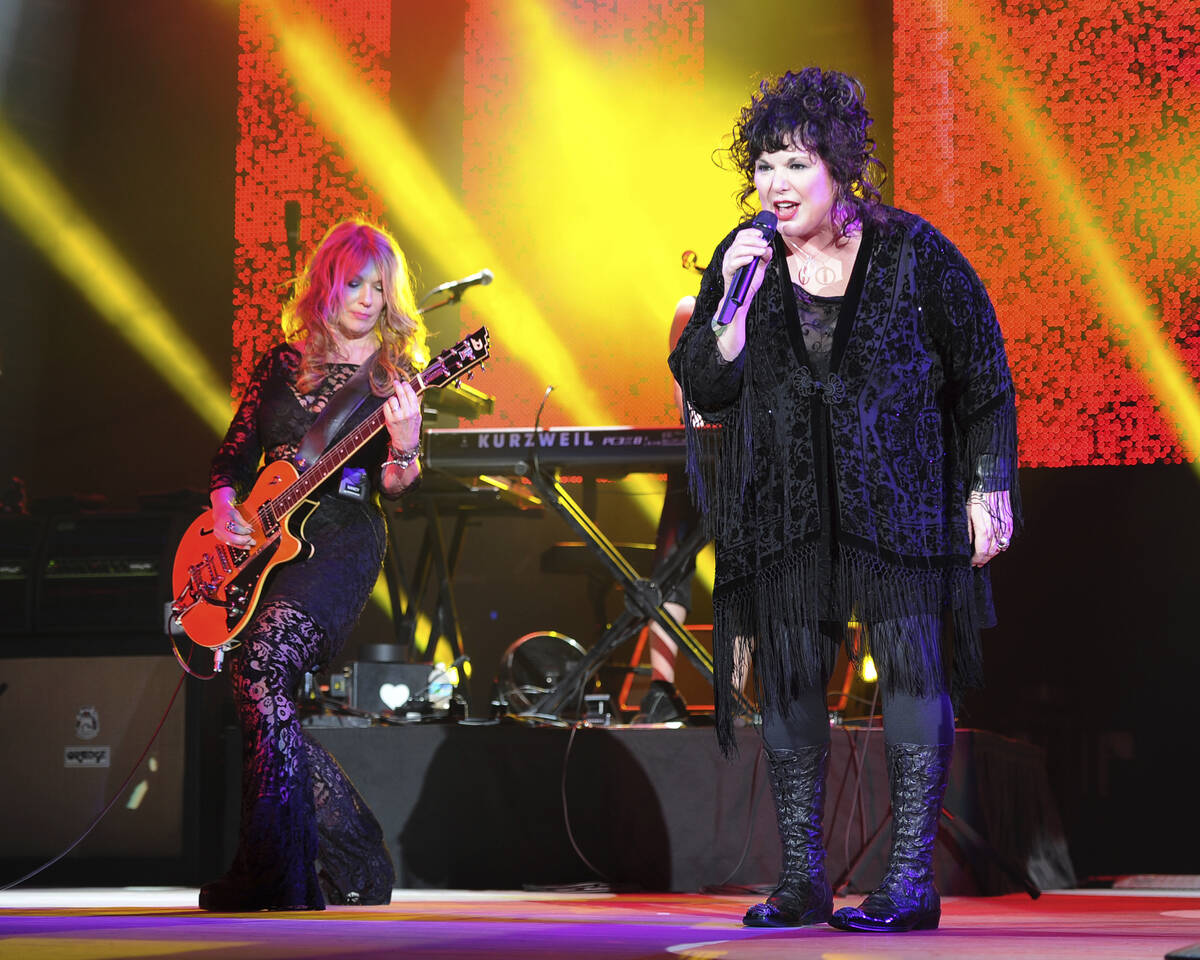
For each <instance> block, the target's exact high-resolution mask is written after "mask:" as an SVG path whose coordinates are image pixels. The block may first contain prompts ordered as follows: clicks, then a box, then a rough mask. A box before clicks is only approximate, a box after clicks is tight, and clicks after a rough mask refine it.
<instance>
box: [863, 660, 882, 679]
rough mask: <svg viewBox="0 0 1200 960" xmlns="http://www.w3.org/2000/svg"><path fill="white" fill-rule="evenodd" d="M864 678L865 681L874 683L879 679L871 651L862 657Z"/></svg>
mask: <svg viewBox="0 0 1200 960" xmlns="http://www.w3.org/2000/svg"><path fill="white" fill-rule="evenodd" d="M862 678H863V682H865V683H874V682H875V681H876V680H878V679H879V674H878V673H877V672H876V670H875V660H874V658H872V656H871V655H870V654H869V653H868V654H867V655H866V656H865V657H863V658H862Z"/></svg>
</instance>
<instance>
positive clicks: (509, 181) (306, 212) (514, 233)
mask: <svg viewBox="0 0 1200 960" xmlns="http://www.w3.org/2000/svg"><path fill="white" fill-rule="evenodd" d="M278 5H279V6H280V7H281V8H283V9H285V10H294V11H296V12H304V11H308V12H309V13H316V14H317V15H319V17H320V20H321V23H322V24H323V25H324V28H325V29H326V30H328V31H329V32H330V33H331V34H332V35H333V36H334V37H335V38H336V40H337V43H338V46H339V48H340V49H342V50H344V51H345V56H346V59H347V62H348V63H349V64H350V65H351V66H352V67H353V68H354V69H355V70H356V71H357V72H358V73H359V74H361V77H362V89H363V91H364V95H367V96H371V97H375V98H379V99H380V100H382V101H384V102H387V101H388V99H389V96H390V86H391V84H392V77H391V73H390V70H389V68H388V63H389V58H390V56H391V51H390V37H391V31H392V29H393V25H392V22H391V20H392V15H391V9H392V4H391V3H390V2H389V0H279V4H278ZM705 6H706V5H705V4H704V3H702V2H701V0H667V2H654V0H628V2H625V0H622V2H619V3H618V2H617V0H595V2H589V3H586V4H585V3H573V2H568V0H544V2H543V0H506V2H504V3H501V2H499V0H468V2H466V3H465V4H464V6H463V8H462V9H463V10H464V11H465V22H464V24H463V33H462V44H463V46H462V57H463V59H462V74H461V80H460V78H459V77H458V76H448V77H447V79H446V80H445V82H446V83H447V84H448V85H449V86H447V91H448V95H452V96H455V97H456V96H458V94H457V93H456V92H455V91H453V90H451V87H456V86H457V85H458V84H459V83H460V82H461V98H462V99H461V103H462V108H463V114H462V116H463V127H462V143H461V150H462V152H461V157H462V166H461V180H460V181H459V182H457V183H454V184H453V186H455V187H456V188H459V189H461V196H462V200H463V205H464V208H465V209H466V210H468V211H469V212H470V216H471V217H472V219H473V220H474V221H475V223H476V224H477V225H478V226H479V227H480V229H481V230H482V231H483V232H484V233H485V234H486V235H487V236H488V237H489V238H490V239H491V241H492V242H493V243H494V244H495V246H496V248H497V249H498V250H500V251H502V254H503V258H502V259H504V260H505V261H506V263H505V264H504V265H503V266H505V268H506V269H505V270H504V271H503V272H502V271H500V270H497V281H496V283H497V287H496V288H493V289H494V290H499V289H500V288H499V284H501V283H520V284H523V286H524V288H525V289H526V290H528V291H529V292H530V296H531V298H532V300H531V302H532V303H534V304H535V305H536V307H537V309H539V310H540V311H541V313H542V314H543V315H544V316H545V317H546V318H547V320H548V321H549V322H550V324H551V326H552V328H553V330H554V332H555V334H556V335H557V336H558V337H559V339H560V340H561V342H562V345H563V346H564V347H565V348H566V349H567V350H568V351H569V355H570V357H571V359H572V361H573V362H574V365H575V369H576V370H577V371H578V377H579V379H581V380H584V381H586V382H587V385H588V389H589V390H591V391H592V392H593V394H594V396H595V398H596V399H597V401H598V404H597V405H596V406H594V407H592V408H589V415H590V416H592V417H596V418H603V419H604V420H606V421H607V422H609V423H630V424H645V425H650V424H663V425H665V424H669V423H671V422H673V421H674V419H675V416H676V415H675V411H674V409H673V404H672V399H671V395H670V390H669V382H668V381H667V379H666V371H665V364H664V355H665V352H666V346H667V328H668V324H669V319H670V315H671V311H672V308H673V305H674V301H675V299H677V297H678V296H680V295H682V294H684V293H689V292H694V290H695V281H696V278H695V277H694V276H689V275H688V274H685V273H683V272H682V271H681V270H680V269H679V267H678V259H677V258H678V251H680V250H682V249H684V248H685V247H691V248H695V249H699V250H701V251H702V253H701V257H702V258H703V257H704V255H705V252H706V251H707V250H710V249H711V246H712V243H713V242H715V240H716V239H718V238H719V236H720V235H721V233H723V232H724V230H725V229H727V227H728V226H729V225H730V224H731V223H732V222H733V220H734V211H733V208H732V204H731V203H730V202H729V199H728V197H729V195H730V193H732V187H733V184H732V183H730V184H729V185H728V187H726V186H725V185H724V184H720V185H716V181H712V182H710V181H708V180H704V179H702V178H703V177H704V176H705V174H703V173H699V174H696V175H695V179H694V180H689V181H687V182H676V180H674V179H672V180H669V181H667V182H666V187H667V195H668V196H672V197H682V198H685V199H686V200H687V202H686V203H675V204H674V205H673V206H672V207H671V208H670V209H671V216H670V217H661V216H657V210H656V208H655V204H656V203H657V202H659V200H660V197H659V196H658V195H656V194H655V191H654V189H652V188H659V187H661V186H662V185H661V184H656V183H655V181H654V177H655V176H656V175H657V168H656V167H655V166H654V163H653V162H651V163H650V164H649V167H650V172H651V176H650V185H649V186H647V179H646V169H647V161H646V159H645V157H644V156H642V155H640V154H639V153H638V145H639V144H652V143H653V142H655V134H656V132H657V133H658V134H659V135H660V136H661V137H662V138H665V139H666V141H667V142H669V143H670V144H671V145H672V146H671V153H670V161H671V162H670V164H669V165H668V166H667V169H668V170H670V171H671V173H672V176H675V175H676V174H677V172H678V171H679V170H681V169H682V166H681V161H680V159H679V158H680V157H682V156H685V155H686V156H691V155H692V153H694V154H695V156H696V157H697V158H699V159H700V161H701V164H702V165H703V164H709V159H708V158H709V155H710V153H711V151H712V150H713V148H714V147H716V146H718V145H719V142H720V135H721V133H723V132H724V131H726V130H727V129H728V123H729V122H730V121H731V120H732V117H733V116H734V114H735V113H736V111H737V109H738V108H739V107H740V105H741V103H742V102H743V100H744V97H745V95H746V93H747V92H748V90H749V87H750V84H751V82H752V78H750V77H740V78H738V79H737V89H736V90H734V89H731V88H730V86H729V85H728V84H727V85H726V86H724V87H721V88H719V89H718V88H717V84H716V82H715V81H714V80H713V77H712V76H710V77H708V78H707V86H706V76H705V74H706V63H707V64H710V65H715V63H716V61H717V59H718V56H717V55H718V54H719V53H720V52H721V51H724V50H726V48H727V47H728V45H729V44H730V43H732V42H733V41H732V40H731V39H730V38H725V37H721V36H719V35H713V31H709V32H707V33H706V28H705V19H706V18H705ZM257 9H258V7H257V4H256V3H255V2H251V0H246V2H243V4H242V6H241V37H240V40H241V45H242V50H241V56H240V61H239V112H238V122H239V124H240V127H241V134H242V138H241V141H240V143H239V146H238V153H237V159H236V162H237V183H236V189H237V195H236V216H235V234H236V242H237V246H236V278H235V287H234V305H235V310H236V314H235V321H234V331H233V348H234V374H235V377H234V394H235V396H236V395H238V394H240V392H241V388H242V385H243V384H244V382H245V378H246V377H247V376H248V375H249V372H250V370H251V369H252V366H253V363H254V362H255V360H256V359H257V357H258V356H260V355H261V354H262V352H263V351H264V350H265V349H266V348H267V347H268V346H269V345H270V344H271V343H272V342H274V340H275V339H276V338H277V336H278V334H277V329H278V328H277V322H278V316H279V308H280V305H281V303H282V301H283V299H284V297H285V296H286V290H285V289H284V288H283V286H281V285H282V284H283V283H284V282H285V281H286V280H287V279H288V278H289V277H290V276H291V275H292V274H293V272H294V257H295V254H296V253H297V252H298V251H307V250H308V249H310V248H311V246H312V245H313V244H314V243H315V242H316V241H317V240H318V239H319V233H320V230H321V229H323V227H324V226H327V225H328V224H330V223H332V222H334V221H335V220H337V219H338V218H339V217H341V216H345V215H347V214H350V213H358V212H364V213H366V214H368V215H369V216H373V217H377V218H382V217H384V216H385V215H386V211H385V209H384V207H383V204H382V203H381V202H380V200H379V199H378V197H377V194H376V192H375V190H374V188H373V185H371V184H369V183H367V182H366V181H365V179H364V177H363V176H362V175H361V173H360V172H359V167H358V164H357V163H356V162H355V158H354V157H352V156H349V155H347V154H346V152H345V150H344V148H343V147H342V146H341V145H340V144H338V143H337V141H336V137H335V135H334V134H331V133H330V132H328V131H325V130H322V129H321V128H320V127H319V126H318V125H317V124H315V123H314V122H313V121H312V119H311V117H310V116H309V114H308V112H307V108H306V105H305V102H304V100H303V99H302V98H300V97H297V96H296V95H295V92H294V89H293V83H292V78H290V77H289V76H288V75H287V73H286V70H285V69H284V68H283V67H282V66H281V65H280V62H279V60H278V55H277V51H276V48H275V44H274V42H273V39H272V37H271V36H270V34H269V32H268V30H267V29H266V27H265V25H264V22H263V19H262V18H261V16H260V15H259V13H258V12H257ZM893 10H894V18H895V23H894V28H895V32H894V64H893V67H894V71H893V72H894V95H895V106H894V126H895V130H894V134H895V155H894V161H893V164H892V178H893V179H892V182H893V184H894V189H895V199H896V203H897V205H898V206H901V207H904V208H906V209H909V210H912V211H914V212H917V213H920V214H922V215H923V216H925V217H927V218H928V219H929V220H930V221H932V222H933V223H934V224H935V225H936V226H938V227H939V228H940V229H942V230H943V231H944V232H945V233H946V234H947V235H949V236H950V238H951V239H952V240H953V241H954V242H955V243H956V244H958V245H959V247H960V248H961V249H962V250H963V251H964V253H965V254H966V255H967V256H968V258H969V259H970V260H971V262H972V263H973V264H974V265H975V266H976V269H977V270H978V271H979V273H980V274H981V275H982V277H983V279H984V281H985V282H986V284H987V286H988V289H989V290H990V292H991V294H992V297H993V300H994V301H995V303H996V307H997V311H998V314H999V317H1000V322H1001V325H1002V327H1003V328H1004V332H1005V337H1006V339H1007V342H1008V345H1009V356H1010V360H1011V362H1012V366H1013V371H1014V376H1015V378H1016V382H1017V389H1018V394H1019V398H1018V399H1019V414H1020V433H1021V444H1022V462H1023V463H1025V464H1028V465H1033V466H1065V465H1086V464H1120V463H1134V462H1152V461H1168V462H1169V461H1180V460H1194V459H1195V456H1194V451H1195V446H1196V444H1195V443H1192V444H1191V445H1190V446H1188V445H1185V443H1184V442H1182V441H1181V439H1180V438H1181V436H1186V433H1185V432H1184V431H1183V430H1182V429H1181V428H1180V426H1179V423H1181V422H1183V421H1182V420H1181V418H1180V416H1179V415H1178V409H1179V408H1180V402H1181V397H1180V394H1181V393H1190V394H1191V396H1190V397H1184V398H1183V400H1186V401H1188V402H1190V403H1191V404H1192V407H1193V408H1194V407H1195V396H1194V394H1195V382H1196V379H1197V375H1198V374H1200V329H1198V325H1197V311H1196V305H1197V303H1198V302H1200V276H1198V273H1200V266H1198V263H1197V257H1196V249H1197V240H1198V239H1200V236H1198V231H1200V227H1198V223H1200V192H1198V189H1197V187H1196V184H1197V183H1200V169H1198V167H1200V133H1198V132H1197V131H1198V130H1200V124H1197V123H1196V122H1195V117H1196V116H1197V115H1200V114H1198V108H1200V82H1198V81H1200V77H1198V76H1197V74H1198V71H1200V12H1198V11H1197V9H1196V6H1195V4H1194V3H1185V2H1178V0H1170V2H1160V3H1156V4H1146V3H1140V2H1134V0H1074V2H1071V3H1064V2H1050V0H1037V2H1020V0H1010V2H1007V3H1004V4H996V3H993V2H988V0H894V3H893ZM521 11H524V12H523V13H522V12H521ZM540 20H545V21H546V22H545V23H544V24H540ZM539 24H540V25H539ZM543 28H544V29H553V30H554V31H556V32H555V34H554V35H553V38H552V39H553V42H549V43H542V44H540V45H539V44H536V43H533V42H532V41H531V39H530V35H531V31H534V30H537V29H543ZM522 45H524V46H522ZM723 45H724V46H723ZM802 65H803V64H799V63H797V64H794V66H797V67H798V66H802ZM708 72H709V73H710V74H715V72H716V71H715V66H711V67H710V69H709V71H708ZM546 78H550V82H549V84H548V82H547V80H546ZM556 79H557V80H558V81H559V84H560V85H561V86H562V87H563V89H564V102H565V103H570V102H571V101H570V100H568V99H566V91H567V89H568V88H569V89H570V90H571V91H573V92H574V93H575V96H576V101H575V102H577V103H579V104H580V106H581V108H583V111H584V112H574V113H573V112H571V111H569V110H565V109H564V110H560V111H558V112H551V113H548V114H547V113H546V112H545V111H547V110H550V111H553V110H554V108H555V106H556V101H555V100H554V96H553V95H554V94H555V93H557V91H556V90H554V89H548V87H549V86H550V85H551V84H553V82H554V81H555V80H556ZM664 93H665V94H667V96H664ZM534 94H536V102H533V103H532V104H531V102H530V101H531V99H534V98H533V95H534ZM392 109H393V110H397V109H398V108H397V107H396V106H395V104H393V105H392ZM538 111H542V112H538ZM702 114H703V115H704V116H703V117H701V119H702V120H703V123H699V122H698V123H695V124H694V125H693V126H686V125H685V123H687V122H690V121H689V118H695V117H698V116H699V115H702ZM710 114H711V115H712V118H715V119H710V117H709V116H708V115H710ZM705 124H707V126H706V125H705ZM639 125H640V126H639ZM631 130H634V131H636V133H635V134H631V133H630V131H631ZM556 135H557V136H558V138H559V139H557V140H556V139H555V136H556ZM540 138H545V139H544V141H543V140H542V139H540ZM543 142H544V143H545V144H547V145H546V146H543V145H542V144H543ZM576 144H578V147H577V148H576ZM455 153H456V152H455ZM567 167H570V168H571V169H568V170H567V171H566V173H567V174H570V175H571V176H578V177H580V178H581V179H570V178H569V177H568V176H567V175H566V174H564V168H567ZM441 169H446V166H445V165H444V164H443V166H442V168H441ZM449 172H450V174H451V178H452V180H454V181H458V180H459V177H458V173H459V171H458V170H454V169H450V170H449ZM689 176H690V174H689ZM289 211H290V214H291V216H290V217H289ZM289 223H291V224H292V225H293V226H294V227H295V229H293V230H292V231H291V233H292V235H291V236H289V231H288V226H289ZM297 225H298V226H297ZM672 231H674V232H672ZM644 265H650V266H652V267H653V269H647V268H646V267H645V266H644ZM418 266H419V264H418ZM483 266H490V267H494V268H495V267H498V266H501V264H493V263H488V264H484V263H479V264H475V263H471V264H469V265H468V267H467V269H464V271H463V272H464V273H465V272H468V270H474V269H479V268H481V267H483ZM430 279H431V280H432V279H435V278H430ZM436 279H437V280H441V279H446V278H445V277H441V276H439V277H437V278H436ZM489 297H493V294H491V293H489V291H486V290H477V291H475V292H473V293H472V294H471V295H470V296H469V297H468V298H467V299H466V300H465V301H464V305H463V307H462V315H461V317H460V318H459V319H460V321H461V322H460V323H459V327H460V329H462V330H466V329H473V328H474V326H476V325H478V324H479V323H481V322H483V323H489V324H490V325H492V327H493V353H494V355H495V357H496V360H495V362H494V364H493V365H492V366H491V367H490V369H489V371H488V374H487V376H486V382H484V381H480V382H479V384H478V385H479V386H482V387H484V388H485V389H487V390H488V392H490V393H493V394H496V395H497V397H498V402H497V413H496V414H495V415H494V416H493V417H492V418H491V419H490V420H489V421H488V422H492V423H495V424H497V425H510V424H511V425H526V424H529V423H532V421H533V418H534V415H535V413H536V409H537V404H538V402H539V401H540V399H541V395H542V391H543V389H544V388H545V386H546V376H547V374H546V371H545V370H544V369H539V368H538V367H537V365H536V364H531V363H530V362H529V358H530V356H531V355H532V354H535V353H536V351H538V349H539V344H538V343H537V342H531V340H530V338H529V337H528V336H525V337H522V336H520V335H518V333H517V327H516V326H515V325H514V320H513V318H511V317H510V318H505V317H502V316H493V315H491V314H490V313H489V310H490V305H491V303H492V302H494V298H493V300H489ZM446 319H450V320H451V321H453V318H452V317H447V318H443V317H441V316H438V322H439V323H445V320H446ZM443 333H445V334H452V333H453V331H443ZM455 339H456V338H455ZM1151 355H1153V356H1159V357H1160V360H1161V358H1162V357H1165V358H1166V361H1165V362H1166V363H1167V365H1168V366H1171V368H1172V369H1174V370H1177V371H1178V372H1179V374H1180V376H1179V377H1177V378H1176V379H1175V381H1174V383H1173V384H1172V383H1171V382H1169V381H1170V378H1164V377H1163V376H1162V370H1163V369H1164V367H1163V363H1162V362H1159V363H1158V365H1157V366H1156V365H1155V363H1154V362H1151V361H1150V360H1148V356H1151ZM535 371H537V372H535ZM1181 383H1182V384H1183V386H1182V387H1181V386H1180V384H1181ZM556 386H557V387H558V388H559V392H558V393H557V394H556V395H555V400H554V401H552V403H551V405H550V407H551V408H550V409H549V410H548V417H547V420H546V421H545V422H547V423H552V424H554V423H557V424H561V423H564V422H565V423H572V422H575V423H579V422H584V421H581V420H580V419H579V417H582V416H583V413H582V408H581V407H578V406H577V407H576V408H575V409H573V408H572V406H571V391H572V386H573V385H572V384H571V383H557V384H556ZM1186 405H1187V404H1186V403H1185V404H1184V406H1186ZM596 410H599V413H596V412H595V411H596Z"/></svg>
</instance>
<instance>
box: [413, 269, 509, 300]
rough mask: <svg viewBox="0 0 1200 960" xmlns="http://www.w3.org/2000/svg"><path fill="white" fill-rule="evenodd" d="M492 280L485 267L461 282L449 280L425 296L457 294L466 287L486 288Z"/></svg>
mask: <svg viewBox="0 0 1200 960" xmlns="http://www.w3.org/2000/svg"><path fill="white" fill-rule="evenodd" d="M494 279H495V275H494V274H493V273H492V271H491V270H488V269H487V268H486V267H485V268H484V269H483V270H480V271H479V272H478V273H473V274H471V275H470V276H469V277H463V278H462V279H461V280H451V281H450V282H449V283H443V284H442V285H441V286H437V287H434V288H433V289H432V290H430V291H429V293H428V294H427V296H430V297H432V296H433V295H434V294H435V293H446V292H447V291H452V292H454V293H455V294H457V293H458V291H459V290H466V289H467V287H473V286H475V284H479V285H480V286H483V287H486V286H487V285H488V284H489V283H491V282H492V280H494Z"/></svg>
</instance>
